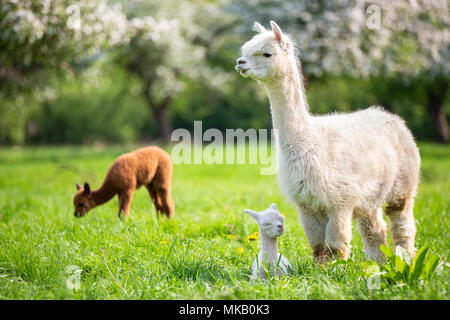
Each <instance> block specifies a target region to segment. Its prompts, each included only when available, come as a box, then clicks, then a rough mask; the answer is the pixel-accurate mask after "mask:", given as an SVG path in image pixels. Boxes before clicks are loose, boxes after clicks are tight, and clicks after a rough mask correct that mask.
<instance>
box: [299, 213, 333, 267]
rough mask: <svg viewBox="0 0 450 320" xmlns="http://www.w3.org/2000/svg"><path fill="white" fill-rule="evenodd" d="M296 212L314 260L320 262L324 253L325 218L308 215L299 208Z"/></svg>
mask: <svg viewBox="0 0 450 320" xmlns="http://www.w3.org/2000/svg"><path fill="white" fill-rule="evenodd" d="M298 212H299V217H300V221H301V222H302V225H303V231H304V232H305V235H306V238H307V239H308V242H309V245H310V246H311V248H312V251H313V257H314V259H315V260H316V261H319V262H322V261H323V260H324V257H325V255H326V251H325V248H326V245H325V229H326V226H327V219H324V218H319V217H316V216H314V215H308V214H306V213H304V212H303V211H302V209H300V208H299V209H298Z"/></svg>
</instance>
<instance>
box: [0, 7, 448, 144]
mask: <svg viewBox="0 0 450 320" xmlns="http://www.w3.org/2000/svg"><path fill="white" fill-rule="evenodd" d="M270 20H275V21H276V22H277V23H278V24H279V25H280V26H281V27H282V28H283V30H284V31H285V32H287V33H289V34H291V35H292V36H293V37H294V39H295V40H296V42H297V43H298V48H299V57H300V60H301V62H302V65H303V71H304V74H305V81H306V90H307V96H308V101H309V104H310V108H311V112H312V113H315V114H319V113H328V112H335V111H351V110H356V109H360V108H366V107H368V106H370V105H374V104H379V105H383V106H384V107H385V108H387V109H388V110H390V111H391V112H394V113H397V114H399V115H400V116H402V117H403V118H404V119H405V120H406V122H407V124H408V126H409V128H411V130H412V131H413V133H414V135H415V137H416V138H417V139H418V140H426V141H436V142H440V143H448V141H449V125H448V119H449V116H450V97H449V94H448V91H449V90H448V89H449V88H448V84H449V70H450V68H449V61H450V14H449V1H448V0H427V1H425V0H397V1H382V0H374V1H363V0H349V1H343V0H334V1H308V0H287V1H266V0H248V1H237V0H220V1H213V0H192V1H181V0H166V1H156V0H148V1H142V0H132V1H130V0H128V1H125V0H110V1H88V0H80V1H68V0H58V1H51V0H40V1H38V0H0V48H1V49H0V144H2V145H38V144H88V145H93V144H120V143H148V142H151V141H159V142H161V143H164V142H166V141H168V140H169V139H170V134H171V132H172V130H173V129H174V128H187V129H190V130H192V128H193V121H194V120H203V130H206V129H207V128H218V129H221V130H224V129H225V128H244V129H246V128H256V129H258V128H270V127H271V119H270V112H269V108H268V105H269V102H268V100H267V98H266V96H265V94H264V91H263V90H262V88H261V87H259V86H258V85H257V83H256V82H255V81H251V80H248V79H243V78H242V77H241V76H240V75H239V74H238V73H237V72H235V71H234V65H235V60H236V58H237V57H238V56H239V48H240V46H241V45H242V44H243V43H244V42H245V41H247V40H248V39H250V37H251V36H252V35H253V34H254V32H253V31H252V30H251V29H252V25H253V22H254V21H259V22H260V23H261V24H263V25H264V26H266V27H268V25H269V21H270Z"/></svg>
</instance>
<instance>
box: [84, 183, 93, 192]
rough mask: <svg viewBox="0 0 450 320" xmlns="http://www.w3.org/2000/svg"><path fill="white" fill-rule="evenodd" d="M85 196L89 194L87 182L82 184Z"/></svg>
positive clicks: (89, 189)
mask: <svg viewBox="0 0 450 320" xmlns="http://www.w3.org/2000/svg"><path fill="white" fill-rule="evenodd" d="M83 193H84V194H85V195H88V194H89V193H91V187H90V186H89V184H88V183H87V182H85V183H84V192H83Z"/></svg>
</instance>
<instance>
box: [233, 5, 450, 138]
mask: <svg viewBox="0 0 450 320" xmlns="http://www.w3.org/2000/svg"><path fill="white" fill-rule="evenodd" d="M228 10H229V11H231V12H232V13H234V14H236V15H239V16H240V17H242V19H243V21H244V22H245V23H246V26H245V27H246V28H247V29H248V24H250V23H251V22H253V21H255V20H257V21H260V22H263V23H267V22H268V21H269V20H276V21H277V22H278V23H279V24H280V25H282V26H284V28H286V29H287V31H288V32H289V33H291V34H292V35H294V36H295V38H296V41H297V43H298V44H299V48H300V58H301V60H302V63H303V67H304V71H305V73H306V74H307V75H308V76H310V77H320V76H321V75H322V74H324V73H327V74H333V75H350V76H352V77H363V78H364V77H369V76H372V77H380V78H382V79H387V78H400V79H402V80H403V81H404V82H406V83H412V82H414V83H419V84H420V85H422V86H424V88H425V90H426V93H427V97H428V101H427V104H426V109H427V112H428V114H429V115H430V116H431V118H432V121H433V124H434V128H435V131H436V132H435V133H436V138H437V139H438V140H439V141H442V142H447V141H448V140H449V130H448V122H447V119H446V118H445V114H444V111H443V102H444V99H445V97H446V94H447V91H448V79H449V72H450V71H449V70H450V68H449V67H450V65H449V64H450V14H449V2H448V1H446V0H397V1H384V0H373V1H365V0H336V1H307V0H288V1H276V2H273V1H268V0H251V1H246V2H242V1H232V3H231V5H230V6H229V7H228ZM242 31H243V32H246V31H244V30H242Z"/></svg>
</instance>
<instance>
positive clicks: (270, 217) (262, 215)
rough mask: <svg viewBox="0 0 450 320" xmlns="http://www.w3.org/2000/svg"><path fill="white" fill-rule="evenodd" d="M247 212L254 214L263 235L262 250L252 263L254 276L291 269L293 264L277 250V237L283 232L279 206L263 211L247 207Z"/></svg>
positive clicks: (283, 272) (272, 206)
mask: <svg viewBox="0 0 450 320" xmlns="http://www.w3.org/2000/svg"><path fill="white" fill-rule="evenodd" d="M244 212H245V213H248V214H249V215H250V216H252V218H253V219H255V221H256V222H257V223H258V225H259V235H260V237H261V251H260V252H259V255H258V258H256V259H255V261H254V262H253V265H252V272H253V278H254V279H255V278H260V279H267V272H266V270H267V271H269V272H270V275H271V276H273V275H274V271H275V270H276V272H277V275H279V276H281V275H285V274H287V273H288V270H289V269H291V268H292V267H291V265H290V264H289V262H288V261H287V259H286V258H285V257H283V256H282V255H281V254H280V253H278V250H277V238H278V237H279V236H281V235H282V234H283V231H284V230H283V221H284V218H283V216H282V215H281V214H280V213H279V212H278V210H277V206H276V205H275V204H274V203H272V205H271V206H270V207H269V208H268V209H266V210H264V211H261V212H256V211H253V210H249V209H245V210H244Z"/></svg>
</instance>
